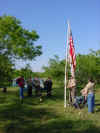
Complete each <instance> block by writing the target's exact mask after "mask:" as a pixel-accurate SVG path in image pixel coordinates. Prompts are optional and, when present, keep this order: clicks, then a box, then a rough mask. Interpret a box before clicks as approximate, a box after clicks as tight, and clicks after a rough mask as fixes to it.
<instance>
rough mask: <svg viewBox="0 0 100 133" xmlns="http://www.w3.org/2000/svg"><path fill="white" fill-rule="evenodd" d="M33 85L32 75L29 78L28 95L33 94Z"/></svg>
mask: <svg viewBox="0 0 100 133" xmlns="http://www.w3.org/2000/svg"><path fill="white" fill-rule="evenodd" d="M32 87H33V81H32V78H31V77H30V78H29V79H28V80H27V88H28V90H27V93H28V96H32Z"/></svg>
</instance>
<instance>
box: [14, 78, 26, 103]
mask: <svg viewBox="0 0 100 133" xmlns="http://www.w3.org/2000/svg"><path fill="white" fill-rule="evenodd" d="M16 83H17V84H18V86H19V89H20V100H21V103H23V98H24V95H23V89H24V85H25V80H24V77H23V76H21V77H19V78H17V80H16Z"/></svg>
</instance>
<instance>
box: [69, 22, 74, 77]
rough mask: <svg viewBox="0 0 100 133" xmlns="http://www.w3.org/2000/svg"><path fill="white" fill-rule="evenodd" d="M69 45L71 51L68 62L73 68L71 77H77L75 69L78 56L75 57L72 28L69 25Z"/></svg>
mask: <svg viewBox="0 0 100 133" xmlns="http://www.w3.org/2000/svg"><path fill="white" fill-rule="evenodd" d="M68 32H69V33H68V45H69V51H68V62H69V64H70V67H71V76H73V77H74V76H75V74H74V73H75V68H76V55H75V48H74V42H73V37H72V31H71V28H70V25H69V23H68Z"/></svg>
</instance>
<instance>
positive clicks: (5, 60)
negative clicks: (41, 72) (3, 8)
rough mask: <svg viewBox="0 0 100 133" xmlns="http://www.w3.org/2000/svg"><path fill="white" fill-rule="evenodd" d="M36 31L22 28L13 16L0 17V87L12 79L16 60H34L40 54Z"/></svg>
mask: <svg viewBox="0 0 100 133" xmlns="http://www.w3.org/2000/svg"><path fill="white" fill-rule="evenodd" d="M38 39H39V35H38V34H37V32H36V31H34V30H32V31H29V30H27V29H25V28H23V27H22V24H21V21H20V20H18V19H17V18H16V17H14V16H6V15H3V16H0V63H1V65H0V86H5V84H7V83H8V82H9V81H10V80H11V79H13V72H14V71H13V65H14V63H15V62H14V61H15V60H16V59H22V60H34V59H35V58H36V57H37V56H40V55H41V54H42V46H41V45H36V44H35V41H37V40H38Z"/></svg>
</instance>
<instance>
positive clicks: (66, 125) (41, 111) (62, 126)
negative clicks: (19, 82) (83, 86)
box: [0, 85, 100, 133]
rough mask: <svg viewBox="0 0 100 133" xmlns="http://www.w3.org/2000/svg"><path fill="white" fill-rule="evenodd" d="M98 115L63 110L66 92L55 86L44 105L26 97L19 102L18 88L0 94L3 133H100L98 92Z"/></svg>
mask: <svg viewBox="0 0 100 133" xmlns="http://www.w3.org/2000/svg"><path fill="white" fill-rule="evenodd" d="M95 96H96V100H95V102H96V106H95V112H94V113H93V114H89V113H88V112H87V108H84V109H81V110H79V109H74V108H72V107H67V108H66V110H64V101H63V88H61V87H58V86H56V85H55V86H54V87H53V96H52V98H51V99H50V98H49V99H47V98H46V97H45V92H44V93H43V101H42V102H40V101H39V98H36V97H35V96H34V95H33V97H32V98H28V97H27V96H26V94H25V98H24V104H23V105H21V104H20V101H19V93H18V88H8V91H7V93H3V92H2V90H0V133H100V90H99V89H98V91H96V95H95Z"/></svg>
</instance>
